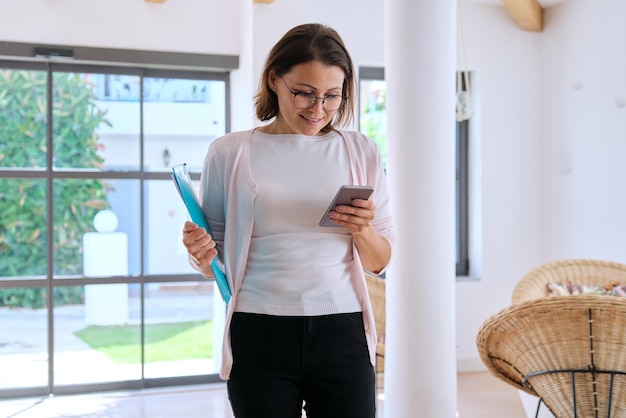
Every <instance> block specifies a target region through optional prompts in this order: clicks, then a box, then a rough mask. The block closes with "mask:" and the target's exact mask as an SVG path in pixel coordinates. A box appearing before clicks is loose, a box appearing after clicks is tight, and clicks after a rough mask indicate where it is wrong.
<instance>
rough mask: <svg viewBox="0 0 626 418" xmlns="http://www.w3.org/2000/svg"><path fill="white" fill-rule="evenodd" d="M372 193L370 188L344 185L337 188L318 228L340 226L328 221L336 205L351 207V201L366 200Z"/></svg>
mask: <svg viewBox="0 0 626 418" xmlns="http://www.w3.org/2000/svg"><path fill="white" fill-rule="evenodd" d="M372 193H374V188H373V187H372V186H352V185H345V186H341V187H340V188H339V191H337V194H336V195H335V197H334V198H333V201H332V202H331V203H330V205H328V209H326V213H324V216H322V220H321V221H320V226H341V225H337V224H336V223H334V222H333V221H331V220H330V217H329V216H328V214H329V213H330V212H331V211H333V210H335V207H336V206H337V205H347V206H351V205H352V200H353V199H363V200H367V199H369V197H370V196H371V195H372Z"/></svg>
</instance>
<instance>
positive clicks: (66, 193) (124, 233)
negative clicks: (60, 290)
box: [54, 179, 140, 276]
mask: <svg viewBox="0 0 626 418" xmlns="http://www.w3.org/2000/svg"><path fill="white" fill-rule="evenodd" d="M138 190H139V181H138V180H119V179H58V180H55V181H54V235H55V237H54V239H55V247H54V262H55V264H54V273H55V276H75V275H78V276H82V275H86V276H125V275H128V274H129V273H134V274H138V273H139V269H140V265H139V259H140V257H139V245H140V239H139V235H140V232H139V193H138ZM131 255H132V256H133V257H132V258H131Z"/></svg>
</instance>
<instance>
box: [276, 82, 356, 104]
mask: <svg viewBox="0 0 626 418" xmlns="http://www.w3.org/2000/svg"><path fill="white" fill-rule="evenodd" d="M280 79H281V80H283V83H284V84H285V87H287V90H289V93H291V94H293V105H294V106H295V107H297V108H298V109H308V108H309V107H311V106H314V105H315V103H317V101H318V100H321V101H322V107H323V108H324V109H325V110H329V111H333V110H337V109H339V106H341V103H342V102H343V100H344V99H345V97H343V96H342V95H340V94H331V95H328V96H325V97H317V96H316V95H314V94H313V93H304V92H302V91H293V90H291V89H290V88H289V86H288V85H287V82H286V81H285V79H284V78H282V77H280Z"/></svg>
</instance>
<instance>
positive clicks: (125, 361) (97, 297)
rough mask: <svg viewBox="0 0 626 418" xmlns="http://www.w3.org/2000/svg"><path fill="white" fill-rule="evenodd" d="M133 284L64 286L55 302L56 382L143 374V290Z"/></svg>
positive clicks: (56, 291) (87, 381)
mask: <svg viewBox="0 0 626 418" xmlns="http://www.w3.org/2000/svg"><path fill="white" fill-rule="evenodd" d="M132 286H133V285H127V284H96V285H86V286H71V287H59V288H56V289H55V293H57V294H59V295H62V296H63V297H55V301H54V323H55V327H54V351H55V355H54V380H55V381H54V384H55V385H70V384H80V383H97V382H110V381H119V380H137V379H140V378H141V329H140V317H139V316H138V315H137V314H135V315H133V316H131V314H130V313H131V312H133V313H137V312H139V299H138V295H137V294H138V292H135V293H134V295H133V297H130V294H131V293H132V292H130V291H129V289H130V288H132Z"/></svg>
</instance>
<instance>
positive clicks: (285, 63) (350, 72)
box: [255, 23, 356, 132]
mask: <svg viewBox="0 0 626 418" xmlns="http://www.w3.org/2000/svg"><path fill="white" fill-rule="evenodd" d="M309 61H319V62H321V63H322V64H324V65H328V66H337V67H340V68H341V69H342V70H343V72H344V74H345V77H344V80H343V88H342V93H341V94H342V96H344V98H345V100H344V101H343V102H342V103H341V106H340V107H339V109H338V110H337V113H336V114H335V117H334V118H333V121H331V122H329V123H328V125H326V126H325V127H324V128H323V129H322V132H327V131H330V130H332V129H334V126H333V125H337V126H346V125H348V124H349V123H350V122H351V121H352V119H353V118H354V92H355V89H356V86H355V78H354V77H355V76H354V67H353V64H352V58H351V57H350V54H349V53H348V50H347V49H346V46H345V45H344V43H343V40H342V39H341V37H340V36H339V34H338V33H337V31H335V30H334V29H333V28H331V27H328V26H325V25H322V24H318V23H309V24H304V25H300V26H296V27H294V28H293V29H291V30H289V31H288V32H287V33H286V34H285V35H283V37H282V38H281V39H280V40H279V41H278V43H276V45H274V47H273V48H272V50H271V51H270V53H269V54H268V56H267V59H266V60H265V66H264V67H263V73H262V74H261V79H260V81H259V90H258V92H257V94H256V96H255V108H256V117H257V118H258V119H259V120H261V121H266V120H270V119H272V118H273V117H275V116H276V115H278V111H279V107H278V96H277V95H276V93H275V92H274V91H272V89H271V88H270V85H269V83H268V78H269V74H270V72H271V71H272V70H274V72H275V73H276V75H277V76H278V77H281V76H283V75H284V74H287V73H288V72H290V71H291V69H292V68H293V67H295V66H296V65H299V64H303V63H306V62H309Z"/></svg>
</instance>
